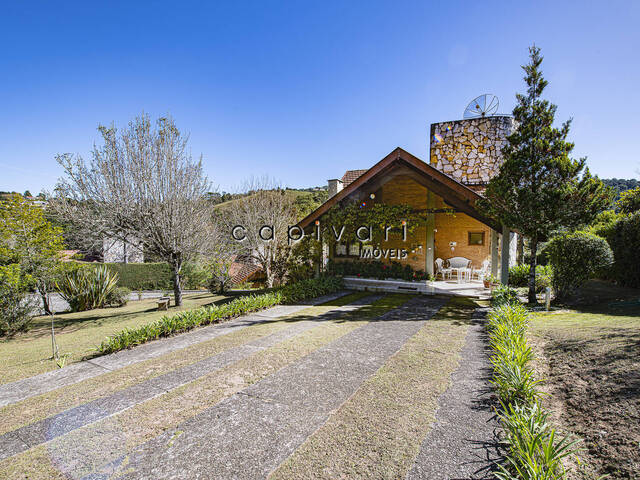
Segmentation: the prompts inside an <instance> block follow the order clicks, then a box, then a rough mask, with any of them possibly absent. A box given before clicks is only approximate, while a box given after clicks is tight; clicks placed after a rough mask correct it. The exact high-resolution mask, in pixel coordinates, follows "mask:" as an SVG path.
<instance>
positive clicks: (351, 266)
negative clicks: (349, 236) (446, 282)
mask: <svg viewBox="0 0 640 480" xmlns="http://www.w3.org/2000/svg"><path fill="white" fill-rule="evenodd" d="M327 271H328V272H329V273H330V274H331V275H340V276H344V275H355V276H358V277H363V278H377V279H379V280H384V279H385V278H398V279H402V280H407V281H413V280H415V281H421V280H429V274H428V273H425V272H424V271H423V270H414V269H413V268H412V267H411V265H408V264H404V265H403V264H401V263H399V262H390V263H383V262H378V261H371V260H369V261H355V262H333V261H332V262H329V265H328V266H327Z"/></svg>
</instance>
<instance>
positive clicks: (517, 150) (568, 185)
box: [485, 46, 614, 303]
mask: <svg viewBox="0 0 640 480" xmlns="http://www.w3.org/2000/svg"><path fill="white" fill-rule="evenodd" d="M529 54H530V62H529V64H527V65H525V66H523V67H522V68H523V69H524V71H525V77H524V80H525V82H526V84H527V91H526V93H525V94H516V99H517V105H516V107H515V108H514V110H513V116H514V120H515V121H516V125H517V128H516V130H515V131H514V133H512V134H511V135H510V136H509V137H508V138H507V140H508V144H507V145H506V146H505V147H504V148H503V150H502V152H503V155H504V159H505V161H504V164H503V165H502V167H501V169H500V173H499V174H498V175H497V176H496V177H494V178H493V179H491V181H490V182H489V185H488V186H487V191H486V202H485V208H486V209H487V212H488V213H489V214H490V215H492V216H494V217H495V218H497V219H499V220H500V221H501V222H502V223H503V224H505V225H508V226H509V227H511V228H514V229H516V230H518V231H519V232H520V233H522V234H523V235H524V236H526V237H528V238H529V240H530V247H531V256H530V261H529V302H531V303H536V302H537V300H536V285H535V283H536V275H535V272H536V254H537V249H538V244H539V242H540V241H541V240H543V239H545V238H547V237H549V235H550V234H551V233H552V232H553V231H554V230H558V229H559V228H561V227H568V228H574V227H576V226H579V225H583V224H585V223H589V222H590V220H591V219H592V218H593V217H595V215H597V214H598V213H599V212H600V211H602V210H604V209H605V208H607V207H608V206H609V205H610V204H611V202H612V199H613V196H614V192H613V190H612V189H611V188H609V187H606V186H604V185H603V184H602V182H601V181H600V180H599V179H598V178H597V177H592V176H591V174H590V173H589V170H588V169H587V168H585V161H586V160H585V159H584V158H582V159H579V160H574V159H572V158H570V156H569V154H570V153H571V151H572V150H573V147H574V144H573V143H571V142H568V141H567V136H568V134H569V127H570V124H571V120H568V121H566V122H564V123H563V124H562V126H561V127H560V128H557V127H554V125H553V124H554V119H555V114H556V108H557V107H556V106H555V105H553V104H551V103H550V102H549V101H548V100H544V99H543V98H542V93H543V91H544V89H545V87H546V86H547V81H546V80H545V79H544V78H543V76H542V72H541V71H540V65H541V63H542V59H543V57H542V56H541V54H540V49H539V48H538V47H536V46H533V47H531V48H530V49H529Z"/></svg>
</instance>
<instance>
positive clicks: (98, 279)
mask: <svg viewBox="0 0 640 480" xmlns="http://www.w3.org/2000/svg"><path fill="white" fill-rule="evenodd" d="M117 285H118V274H117V273H116V274H114V273H113V272H112V271H111V270H109V269H108V268H107V267H106V266H104V265H101V266H99V267H96V268H81V269H79V270H76V271H74V272H71V273H69V274H67V275H65V276H64V277H63V278H62V279H61V280H60V281H59V282H57V284H56V286H57V287H58V291H59V292H60V295H61V296H62V298H64V299H65V300H66V301H67V303H68V304H69V307H70V308H71V311H73V312H82V311H85V310H93V309H94V308H101V307H104V306H105V305H107V304H108V299H109V296H110V295H112V294H113V291H114V290H115V289H116V287H117Z"/></svg>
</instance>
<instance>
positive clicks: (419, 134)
mask: <svg viewBox="0 0 640 480" xmlns="http://www.w3.org/2000/svg"><path fill="white" fill-rule="evenodd" d="M639 24H640V2H635V1H625V2H621V1H613V2H597V3H596V2H593V3H592V4H590V2H586V1H579V2H566V1H561V2H558V1H552V2H543V1H536V2H511V1H504V2H493V3H492V2H486V1H483V2H471V1H450V2H442V1H439V2H417V1H416V2H399V1H395V2H375V1H366V2H364V1H363V2H355V1H340V2H331V1H322V2H311V1H292V2H275V1H259V2H214V1H209V2H205V1H203V2H187V1H180V2H141V1H135V2H134V1H127V2H111V1H110V2H91V1H83V2H70V1H65V2H51V1H42V2H35V1H23V2H22V1H21V2H4V3H3V7H2V15H1V16H0V42H1V45H2V47H1V50H0V51H1V59H0V190H17V191H23V190H25V189H27V188H28V189H30V190H31V191H32V193H34V194H35V193H36V192H39V191H40V190H41V189H42V188H47V189H50V188H51V187H52V186H53V185H54V184H55V181H56V179H57V177H59V176H60V174H61V171H60V169H59V167H58V165H57V164H56V163H55V160H54V155H55V154H56V153H63V152H73V153H80V154H82V155H85V156H87V155H88V153H89V151H90V150H91V147H92V145H93V143H94V142H95V141H97V140H98V134H97V131H96V126H97V125H98V123H110V122H112V121H115V123H116V124H117V125H118V124H119V125H123V124H125V123H126V122H127V121H128V120H129V119H131V118H132V117H134V116H135V115H136V114H139V113H140V112H142V111H145V112H147V113H149V114H150V115H152V116H153V117H157V116H160V115H163V114H167V113H168V114H171V115H172V116H173V117H174V118H175V119H176V121H177V123H178V125H179V126H180V127H181V128H182V129H184V130H186V131H189V132H190V133H191V149H192V152H193V154H194V156H199V154H200V153H202V155H203V158H204V163H205V168H206V171H207V174H208V175H209V177H210V178H211V180H212V181H213V182H214V183H215V184H216V185H218V186H219V188H220V189H223V190H227V191H229V190H234V188H235V187H237V186H238V185H239V184H240V183H241V182H242V180H243V179H245V178H247V177H248V176H250V175H252V174H256V175H260V174H264V173H269V174H270V175H271V176H273V177H275V178H277V179H279V180H280V181H281V182H282V183H283V184H284V185H288V186H292V187H307V186H315V185H323V184H325V182H326V179H327V178H333V177H336V176H340V175H342V173H343V172H344V170H345V169H349V168H367V167H369V166H371V165H373V164H374V163H375V162H376V161H378V160H379V159H380V158H382V157H383V156H384V155H386V154H387V153H389V152H390V151H391V150H393V149H394V148H395V147H396V146H401V147H403V148H405V149H406V150H408V151H410V152H411V153H414V154H415V155H417V156H418V157H420V158H423V159H425V160H426V159H427V158H428V135H429V124H430V123H432V122H438V121H445V120H452V119H457V118H461V116H462V112H463V110H464V107H465V105H466V104H467V102H469V101H470V100H471V99H472V98H473V97H475V96H476V95H479V94H481V93H493V94H496V95H497V96H498V97H499V98H500V101H501V105H500V111H502V112H510V111H511V109H512V108H513V105H514V94H515V92H516V91H521V90H523V82H522V71H521V69H520V65H521V64H523V63H525V62H526V61H527V47H528V46H529V45H530V44H532V43H533V42H535V43H536V44H537V45H539V46H540V47H541V48H542V51H543V54H544V56H545V62H544V64H543V67H544V73H545V75H546V78H547V79H548V80H549V82H550V86H549V87H548V89H547V96H548V98H549V99H550V100H552V101H553V102H554V103H556V104H558V106H559V108H558V119H559V120H564V119H566V118H567V117H570V116H571V117H573V118H574V123H573V129H572V133H571V139H572V140H573V141H574V142H575V143H576V149H575V154H576V156H585V155H586V156H588V158H589V159H588V163H589V166H590V167H591V169H592V171H593V172H595V173H596V174H598V175H600V176H601V177H621V178H637V177H638V169H640V155H639V154H638V148H637V142H638V138H639V137H640V122H639V121H638V118H640V117H639V115H640V93H639V92H638V88H639V87H640V61H639V60H640V53H639V52H640V33H639V32H640V28H638V25H639Z"/></svg>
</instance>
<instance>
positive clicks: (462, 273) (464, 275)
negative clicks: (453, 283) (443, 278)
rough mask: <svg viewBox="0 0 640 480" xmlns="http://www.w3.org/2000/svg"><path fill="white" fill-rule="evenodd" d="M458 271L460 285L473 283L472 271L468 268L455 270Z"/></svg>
mask: <svg viewBox="0 0 640 480" xmlns="http://www.w3.org/2000/svg"><path fill="white" fill-rule="evenodd" d="M453 270H455V271H456V278H457V279H458V283H462V282H464V283H467V282H470V281H471V269H470V268H468V267H458V268H454V269H453Z"/></svg>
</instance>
